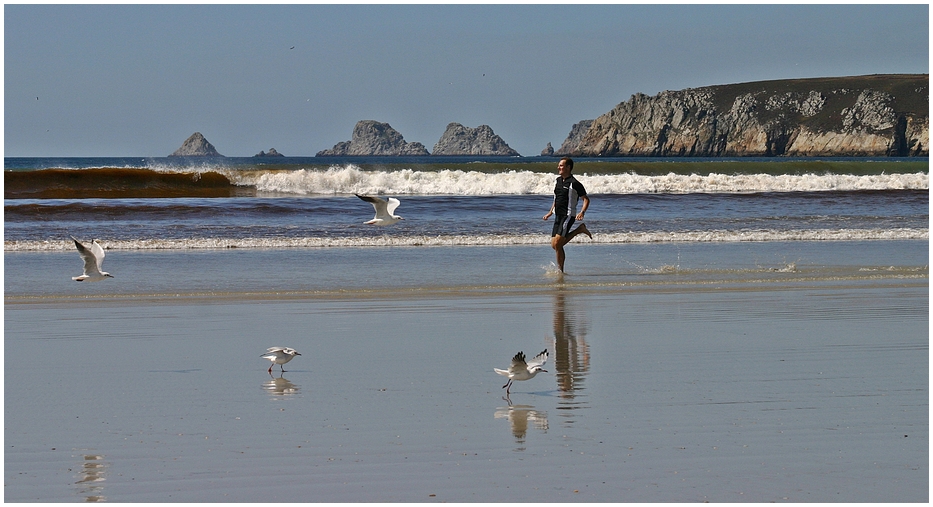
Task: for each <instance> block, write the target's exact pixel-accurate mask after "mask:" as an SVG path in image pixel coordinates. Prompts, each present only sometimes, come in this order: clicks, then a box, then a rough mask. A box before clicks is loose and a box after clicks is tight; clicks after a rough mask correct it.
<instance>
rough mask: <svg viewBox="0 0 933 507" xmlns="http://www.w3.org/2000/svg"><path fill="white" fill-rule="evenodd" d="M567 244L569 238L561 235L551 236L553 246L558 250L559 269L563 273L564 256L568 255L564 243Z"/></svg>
mask: <svg viewBox="0 0 933 507" xmlns="http://www.w3.org/2000/svg"><path fill="white" fill-rule="evenodd" d="M566 244H567V240H566V239H564V238H562V237H561V236H554V237H552V238H551V248H553V249H554V251H555V252H557V269H559V270H560V272H561V273H563V272H564V258H565V257H566V256H565V255H564V245H566Z"/></svg>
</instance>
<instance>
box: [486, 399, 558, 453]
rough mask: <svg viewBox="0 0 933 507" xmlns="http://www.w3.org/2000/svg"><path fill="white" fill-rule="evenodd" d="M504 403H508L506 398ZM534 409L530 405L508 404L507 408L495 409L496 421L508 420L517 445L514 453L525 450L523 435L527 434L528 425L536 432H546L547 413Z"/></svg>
mask: <svg viewBox="0 0 933 507" xmlns="http://www.w3.org/2000/svg"><path fill="white" fill-rule="evenodd" d="M506 401H508V398H506ZM534 408H535V407H533V406H531V405H512V403H511V402H509V406H508V407H500V408H498V409H496V413H495V417H496V419H508V420H509V425H510V426H511V427H512V436H514V437H515V442H516V443H517V444H518V445H519V447H517V448H516V449H515V450H516V451H524V450H525V435H526V434H527V433H528V423H531V425H532V426H533V427H534V428H535V429H537V430H541V431H544V432H545V433H546V432H547V429H548V426H547V412H544V411H541V410H535V409H534Z"/></svg>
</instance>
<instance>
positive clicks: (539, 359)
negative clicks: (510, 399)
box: [493, 349, 547, 394]
mask: <svg viewBox="0 0 933 507" xmlns="http://www.w3.org/2000/svg"><path fill="white" fill-rule="evenodd" d="M546 362H547V349H544V351H543V352H541V353H540V354H538V355H537V356H535V357H534V359H532V360H531V361H528V362H527V363H526V362H525V353H524V352H519V353H518V354H515V357H513V358H512V365H511V366H509V369H508V370H500V369H499V368H493V370H495V371H496V373H498V374H499V375H503V376H505V377H509V381H508V382H507V383H506V384H505V385H504V386H502V387H504V388H505V394H509V390H510V389H511V388H512V381H513V380H528V379H533V378H535V375H537V374H538V372H540V371H543V372H545V373H547V370H545V369H543V368H541V366H542V365H544V363H546Z"/></svg>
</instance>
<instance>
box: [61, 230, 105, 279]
mask: <svg viewBox="0 0 933 507" xmlns="http://www.w3.org/2000/svg"><path fill="white" fill-rule="evenodd" d="M71 239H73V240H74V242H75V246H76V247H78V253H79V254H81V258H82V259H84V274H83V275H81V276H73V277H71V279H72V280H74V281H76V282H84V281H88V282H99V281H101V280H104V279H106V278H113V275H111V274H110V273H108V272H106V271H101V270H100V265H101V264H103V262H104V249H103V248H101V246H100V243H98V242H97V240H96V239H95V240H93V241H91V247H90V248H88V247H86V246H84V245H82V244H81V242H80V241H78V240H77V239H75V237H74V236H72V237H71Z"/></svg>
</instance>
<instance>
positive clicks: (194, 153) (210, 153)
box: [169, 132, 223, 157]
mask: <svg viewBox="0 0 933 507" xmlns="http://www.w3.org/2000/svg"><path fill="white" fill-rule="evenodd" d="M169 156H170V157H222V156H223V155H221V154H220V153H217V150H216V149H214V145H213V144H211V143H209V142H207V139H205V138H204V136H202V135H201V133H200V132H195V133H194V134H191V137H189V138H188V139H185V142H184V143H182V144H181V148H178V149H177V150H175V152H174V153H172V154H171V155H169Z"/></svg>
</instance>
